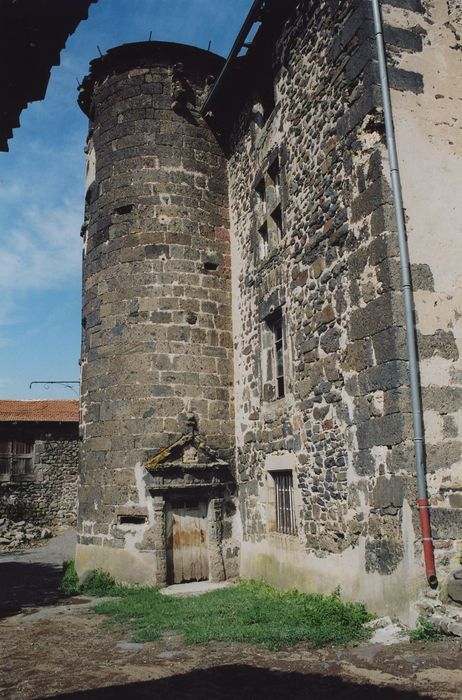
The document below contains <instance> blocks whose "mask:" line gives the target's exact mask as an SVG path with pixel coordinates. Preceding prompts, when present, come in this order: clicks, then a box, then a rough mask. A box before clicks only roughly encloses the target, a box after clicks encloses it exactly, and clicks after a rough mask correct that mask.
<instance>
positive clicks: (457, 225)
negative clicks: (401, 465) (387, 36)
mask: <svg viewBox="0 0 462 700" xmlns="http://www.w3.org/2000/svg"><path fill="white" fill-rule="evenodd" d="M411 9H413V10H414V11H409V9H408V10H407V11H405V10H404V9H401V8H399V7H388V8H387V10H386V12H385V17H386V21H387V22H388V23H389V24H390V25H392V26H394V27H396V28H397V31H413V32H414V33H415V32H418V33H419V34H420V35H421V36H422V40H423V47H422V51H421V52H419V53H410V52H406V51H403V50H402V49H395V51H394V52H391V54H390V59H391V60H392V61H393V62H394V64H395V65H396V66H398V67H402V68H405V69H408V70H413V71H417V72H418V73H420V75H421V76H422V77H421V80H422V92H421V93H420V94H419V95H414V94H412V93H396V92H395V91H393V94H392V99H393V108H394V114H395V124H396V133H397V145H398V154H399V158H400V165H401V176H402V181H403V195H404V205H405V208H406V215H407V230H408V238H409V249H410V256H411V261H412V262H413V263H414V264H415V266H418V267H419V269H420V270H422V271H424V272H425V275H426V278H427V282H426V284H425V285H424V286H422V287H421V288H417V289H415V290H414V299H415V309H416V320H417V330H418V344H419V355H420V374H421V383H422V387H423V408H424V424H425V438H426V446H427V468H428V484H429V493H430V503H431V506H432V507H431V511H430V514H431V521H432V527H433V534H434V536H435V544H436V548H437V550H436V560H437V568H438V572H439V576H440V579H441V580H442V581H443V580H444V572H445V570H446V571H447V567H448V566H451V565H452V566H455V567H457V566H459V558H460V542H461V539H462V359H461V355H462V318H461V308H462V274H461V269H460V260H461V258H462V236H461V221H462V203H461V198H460V180H461V176H462V121H461V114H460V104H461V95H462V77H461V76H462V54H461V49H462V44H461V27H460V24H459V25H458V24H457V22H460V19H461V6H460V3H458V2H447V3H446V2H423V3H422V4H421V3H416V4H415V6H414V7H413V8H411Z"/></svg>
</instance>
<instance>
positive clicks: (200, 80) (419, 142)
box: [76, 0, 462, 620]
mask: <svg viewBox="0 0 462 700" xmlns="http://www.w3.org/2000/svg"><path fill="white" fill-rule="evenodd" d="M373 5H374V3H373V2H369V1H367V2H366V1H364V0H361V2H359V1H358V0H346V1H345V0H344V1H343V2H340V1H339V0H316V1H314V0H301V1H299V2H295V1H291V2H285V3H279V2H275V1H272V0H266V1H265V2H264V1H263V0H261V1H260V2H259V1H258V0H257V1H256V2H255V3H254V4H253V6H252V9H251V12H250V15H249V17H248V18H247V20H246V23H245V24H244V26H243V29H242V31H241V32H240V33H239V36H238V37H237V40H236V43H235V45H234V47H233V50H232V52H231V54H230V57H229V59H228V60H227V61H226V63H225V62H224V61H223V60H222V59H220V58H219V57H217V56H214V55H213V54H211V53H209V52H206V51H202V50H199V49H196V48H193V47H187V46H182V45H177V44H167V43H161V42H146V43H140V44H128V45H124V46H121V47H118V48H116V49H112V50H111V51H109V52H108V53H107V54H106V55H105V56H103V57H102V58H100V59H97V60H95V61H93V62H92V64H91V71H90V74H89V76H88V77H87V78H86V79H85V81H84V83H83V86H82V89H81V93H80V98H79V103H80V106H81V107H82V109H83V110H84V112H85V113H86V114H87V115H88V117H89V119H90V130H89V137H88V143H87V154H88V161H87V196H86V219H85V222H84V226H83V229H82V235H83V238H84V304H83V346H82V430H83V464H82V483H81V492H80V525H79V528H80V534H79V544H78V546H77V558H76V562H77V568H78V571H79V573H80V574H84V573H85V571H87V570H89V569H91V568H95V567H102V568H105V569H107V570H109V571H111V572H112V573H113V574H114V575H115V576H116V577H118V578H120V579H122V580H126V581H144V582H146V581H147V582H151V583H156V584H159V585H163V584H165V582H168V581H181V580H191V579H196V578H211V579H213V580H220V579H222V578H224V577H230V576H233V575H235V574H237V573H240V574H241V575H243V576H251V577H258V578H265V579H267V580H269V581H272V582H275V583H277V584H280V585H282V586H285V587H294V586H296V587H298V588H300V589H304V590H318V591H328V590H332V589H334V588H335V587H337V586H340V587H341V590H342V593H343V595H345V596H346V597H349V598H354V599H361V600H363V601H365V602H366V603H367V604H368V605H369V606H370V607H371V608H372V609H373V610H375V611H377V612H387V613H389V614H396V615H399V616H400V617H401V618H402V619H407V620H410V619H411V618H412V615H413V612H412V602H413V601H414V600H415V598H416V596H417V594H418V592H419V590H420V589H421V588H422V586H423V585H424V584H425V574H424V568H423V561H422V545H421V538H422V533H421V531H420V525H419V511H418V508H417V507H416V506H417V500H418V497H419V499H420V500H419V504H420V506H421V507H420V511H421V519H422V521H423V522H424V527H425V522H426V521H425V514H426V513H427V512H428V509H427V508H426V500H425V498H423V496H422V490H421V488H420V490H419V494H418V493H417V486H416V474H415V467H414V461H415V460H414V444H413V440H414V438H416V437H417V442H416V444H417V447H418V448H419V446H420V445H421V444H423V443H422V441H421V439H420V435H419V434H414V431H413V420H414V425H417V428H418V424H419V420H420V419H419V411H420V406H419V405H418V404H419V402H420V401H421V403H422V409H423V423H424V429H425V435H424V439H425V443H424V444H425V455H426V483H424V491H425V489H427V490H428V495H429V499H430V506H431V508H430V511H431V516H430V517H431V526H432V532H433V544H434V547H435V558H436V573H437V575H438V577H439V581H440V584H442V585H444V581H445V577H446V575H447V573H448V571H449V570H450V569H451V567H452V566H454V565H456V563H457V562H458V559H459V556H460V540H461V539H462V462H461V433H460V431H461V429H462V413H461V396H462V366H461V363H460V345H461V318H462V316H461V312H460V308H461V304H460V302H461V282H460V273H459V262H458V261H459V259H460V252H462V251H459V249H460V248H461V246H462V243H461V240H462V239H461V236H460V235H459V236H458V235H457V234H458V232H459V230H460V224H459V221H460V220H461V214H462V212H461V211H459V210H460V209H461V208H462V204H461V203H460V198H458V196H457V189H456V188H457V186H458V179H459V178H458V174H459V171H460V165H461V164H460V158H461V153H462V133H461V128H462V124H461V123H460V114H459V112H460V110H459V101H460V95H461V94H462V91H461V87H462V86H461V84H460V83H461V81H462V78H461V77H460V76H461V75H462V73H461V70H460V69H461V62H462V55H461V53H460V50H459V49H460V43H459V42H460V36H459V32H460V31H462V27H461V17H460V8H459V7H458V5H457V3H455V2H448V3H446V2H441V3H432V2H429V1H428V2H426V1H424V0H422V2H421V1H420V0H383V1H382V3H381V9H382V21H383V24H382V25H381V27H380V28H381V29H383V35H384V38H385V43H386V50H387V59H388V79H389V84H390V88H391V90H390V93H391V104H392V108H393V113H394V121H395V129H396V145H397V151H398V159H399V164H400V167H401V179H402V192H403V197H404V211H405V222H404V221H403V222H402V223H403V224H404V223H405V224H406V226H407V239H408V249H409V256H410V265H409V267H408V266H407V264H406V259H405V253H406V250H405V248H403V247H401V248H400V246H399V241H400V240H401V243H402V240H403V238H402V237H401V239H400V237H399V236H398V234H397V225H396V217H395V210H396V211H398V213H399V217H398V222H399V221H400V212H401V208H400V206H399V200H398V205H397V196H396V193H397V191H399V190H397V189H396V170H395V168H393V173H394V174H393V177H391V176H390V154H392V151H393V148H392V141H390V134H391V131H390V122H389V121H388V122H387V123H386V121H385V119H384V115H385V114H386V109H385V111H384V106H385V107H386V104H387V102H386V101H387V96H388V95H389V92H388V91H387V89H386V88H387V86H386V82H385V81H384V80H383V74H381V72H380V63H379V60H378V57H379V53H378V48H379V49H380V36H382V33H381V31H378V25H377V21H379V22H380V17H379V18H378V16H377V15H376V16H375V22H376V24H375V25H374V16H373V12H372V10H373ZM376 36H378V37H379V39H378V41H379V44H377V43H376ZM381 78H382V79H381ZM391 165H392V166H393V161H392V163H391ZM394 205H395V208H394ZM401 218H402V216H401ZM398 229H399V230H400V231H401V233H402V231H403V226H401V224H400V225H399V226H398ZM403 256H404V257H403ZM403 268H404V282H405V284H404V288H403V287H402V282H401V277H402V276H403ZM406 271H410V273H411V278H412V303H413V309H412V311H413V314H414V316H413V317H411V319H412V323H411V324H409V323H408V326H407V328H408V333H407V334H406V320H408V321H409V313H408V315H407V316H406V309H407V307H406V299H411V296H410V288H409V285H407V284H406ZM403 290H404V291H403ZM407 310H408V312H409V309H407ZM414 338H415V339H416V340H417V348H418V367H417V368H415V367H414V369H413V365H412V363H411V376H412V377H413V387H414V393H412V392H411V388H410V380H409V377H410V373H409V369H410V367H409V347H410V346H411V347H412V342H413V339H414ZM411 354H412V352H411ZM416 369H417V370H418V371H415V370H416ZM416 379H417V380H418V385H417V384H416ZM416 387H417V388H416ZM415 391H417V394H416V393H415ZM411 396H413V397H414V403H412V401H411ZM416 396H417V397H418V401H417V403H416V398H415V397H416ZM416 406H417V408H416ZM417 432H418V431H417ZM424 496H425V497H426V493H424ZM423 535H424V543H425V561H426V573H427V577H428V579H429V581H430V583H431V584H432V585H436V580H435V576H434V571H433V568H432V566H433V564H432V559H433V554H432V544H431V542H430V540H429V539H428V532H426V531H424V533H423Z"/></svg>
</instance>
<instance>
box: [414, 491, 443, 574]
mask: <svg viewBox="0 0 462 700" xmlns="http://www.w3.org/2000/svg"><path fill="white" fill-rule="evenodd" d="M417 507H418V509H419V518H420V531H421V533H422V545H423V555H424V563H425V575H426V577H427V581H428V583H429V585H430V586H431V587H432V588H434V587H436V586H437V585H438V579H437V578H436V567H435V553H434V550H433V538H432V531H431V527H430V513H429V509H430V506H429V503H428V498H419V499H418V501H417Z"/></svg>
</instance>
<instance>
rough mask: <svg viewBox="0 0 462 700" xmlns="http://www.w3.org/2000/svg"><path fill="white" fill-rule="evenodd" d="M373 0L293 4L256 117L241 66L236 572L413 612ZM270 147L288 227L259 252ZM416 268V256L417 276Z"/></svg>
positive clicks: (404, 403) (414, 543) (255, 97)
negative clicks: (272, 353)
mask: <svg viewBox="0 0 462 700" xmlns="http://www.w3.org/2000/svg"><path fill="white" fill-rule="evenodd" d="M392 4H393V5H396V4H399V3H396V2H393V3H392ZM370 10H371V8H370V4H369V3H363V2H361V3H359V2H353V1H351V2H342V3H340V2H310V1H309V0H305V2H302V3H299V4H298V5H297V8H296V10H295V11H294V12H293V13H292V15H291V16H290V17H289V18H288V21H287V22H286V24H285V26H284V27H283V30H282V33H281V35H280V37H279V39H278V40H277V42H276V44H275V47H274V52H273V56H272V61H273V68H272V69H273V75H274V82H275V96H276V105H275V108H274V110H273V111H272V113H271V115H270V116H269V117H268V118H267V119H266V121H265V119H264V117H263V119H262V115H263V107H262V105H261V104H260V103H261V102H262V100H261V97H260V96H259V94H258V90H257V88H258V81H257V80H255V83H254V84H255V86H256V89H255V92H254V93H253V94H248V95H247V97H246V99H245V104H244V105H243V107H242V112H241V115H240V118H239V120H238V121H237V122H236V124H235V127H234V131H233V133H232V136H231V145H230V150H231V153H232V155H231V158H230V161H229V166H228V173H229V179H230V201H231V224H232V241H233V248H232V256H233V292H234V295H235V296H234V299H233V302H234V306H233V309H234V311H233V313H234V333H235V345H236V354H235V392H236V395H235V402H236V429H237V466H238V476H239V491H240V508H241V517H242V522H243V544H242V550H241V572H242V574H243V575H245V576H257V577H263V578H267V579H269V580H272V581H274V582H276V583H278V584H281V585H283V586H286V587H293V586H297V587H299V588H303V589H306V590H318V591H323V592H325V591H328V590H333V589H334V588H335V587H336V586H340V587H341V590H342V593H343V594H344V595H346V596H347V597H351V598H355V599H361V600H364V601H365V602H366V603H367V604H368V605H369V606H370V607H371V608H372V609H373V610H375V611H377V612H378V613H388V614H397V615H400V616H401V617H402V618H403V619H407V620H408V621H409V620H410V618H411V617H412V611H411V608H410V601H411V600H412V599H413V598H415V596H416V594H417V591H418V589H419V587H420V586H422V585H423V584H424V583H425V579H424V576H423V572H422V565H421V550H420V542H419V537H420V535H419V529H418V524H417V511H416V508H415V504H416V487H415V476H414V472H413V461H412V459H410V458H409V455H410V453H411V452H412V442H411V438H412V428H411V414H410V403H409V387H408V372H407V369H408V368H407V359H406V348H405V345H404V344H403V334H404V317H403V304H402V296H401V292H400V287H399V275H398V272H397V271H398V266H399V259H398V248H397V240H396V233H395V228H394V216H393V210H392V197H391V192H390V187H389V183H388V175H387V169H388V162H387V153H386V147H385V143H384V125H383V118H382V112H381V98H380V90H379V85H378V71H377V63H376V60H375V46H374V41H373V38H374V33H373V26H372V18H371V15H370ZM386 33H387V39H388V40H389V41H390V42H391V43H392V44H393V45H396V46H401V47H403V46H404V47H407V48H408V49H409V50H417V49H418V48H419V46H420V42H421V39H420V36H419V34H416V33H414V32H406V31H403V32H396V33H394V34H392V33H391V32H390V29H389V28H388V27H387V29H386ZM390 78H391V82H392V85H393V86H394V88H395V89H398V90H400V91H403V92H404V93H405V94H407V93H408V92H409V91H411V92H413V91H415V90H417V89H419V85H420V77H419V76H418V75H416V74H415V73H413V72H408V71H403V70H400V69H399V68H395V67H393V68H392V69H391V70H390ZM262 122H264V123H263V124H262ZM275 156H276V157H277V158H278V159H279V163H280V168H281V189H282V194H281V199H282V211H283V231H284V235H283V238H282V241H281V244H280V245H279V246H278V247H277V249H275V250H274V251H273V252H272V253H271V254H270V255H268V256H266V257H263V258H262V256H261V254H259V253H258V246H259V233H258V231H257V225H256V213H255V207H256V204H255V202H256V199H255V188H256V187H257V185H258V182H259V181H260V179H261V177H262V175H264V173H265V172H268V169H269V168H270V167H271V163H272V162H273V161H274V158H275ZM427 272H428V271H427V268H426V267H425V266H421V265H420V266H419V265H417V266H415V267H413V273H414V285H415V290H416V292H417V293H419V290H421V289H426V286H427V284H428V274H427ZM278 308H280V309H282V312H283V316H284V318H285V325H286V341H287V358H286V372H287V378H286V381H287V387H286V395H285V397H284V398H282V399H277V400H274V399H273V400H265V396H264V392H263V386H262V381H261V376H262V372H263V368H262V362H261V351H262V335H263V330H262V323H264V321H265V319H266V318H268V315H269V314H270V313H271V312H273V311H274V310H275V309H278ZM273 470H291V471H292V473H293V477H294V486H295V506H296V508H295V510H296V520H297V534H296V535H283V534H281V533H277V532H274V531H271V530H272V529H273V530H274V528H272V527H271V517H272V516H271V514H270V510H271V509H270V488H271V472H272V471H273Z"/></svg>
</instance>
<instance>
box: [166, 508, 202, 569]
mask: <svg viewBox="0 0 462 700" xmlns="http://www.w3.org/2000/svg"><path fill="white" fill-rule="evenodd" d="M167 573H168V579H169V582H170V583H183V582H187V581H204V580H207V579H208V577H209V561H208V548H207V504H206V503H205V501H174V502H172V503H170V504H168V507H167Z"/></svg>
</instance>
